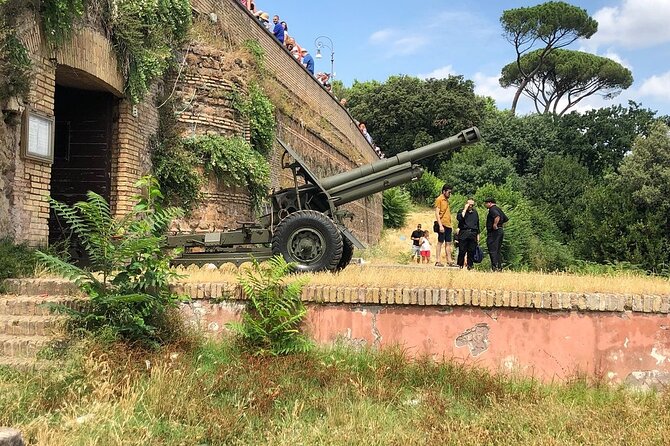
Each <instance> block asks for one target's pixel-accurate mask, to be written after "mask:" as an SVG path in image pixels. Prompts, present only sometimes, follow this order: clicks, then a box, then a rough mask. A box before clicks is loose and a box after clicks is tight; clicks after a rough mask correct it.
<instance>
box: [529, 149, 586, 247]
mask: <svg viewBox="0 0 670 446" xmlns="http://www.w3.org/2000/svg"><path fill="white" fill-rule="evenodd" d="M592 183H593V179H592V177H591V175H590V174H589V171H588V169H587V168H586V167H584V166H582V165H581V164H580V163H579V162H578V161H577V160H576V159H575V158H573V157H570V156H568V157H565V156H561V155H550V156H548V157H547V158H546V159H545V162H544V166H543V167H542V170H541V171H540V173H539V175H538V176H537V178H535V179H534V180H533V181H531V182H530V184H529V187H528V193H529V196H530V197H531V198H532V199H534V200H535V201H536V202H538V203H539V204H541V205H542V206H543V207H544V208H546V209H547V211H548V213H549V215H550V216H551V218H553V219H554V221H555V222H556V225H557V226H558V228H559V229H560V230H561V232H563V234H564V235H566V236H569V235H571V234H572V218H571V215H572V213H573V204H574V202H575V200H576V199H577V198H578V197H580V196H581V195H582V194H583V193H584V191H585V190H586V189H587V188H588V187H589V186H590V185H591V184H592Z"/></svg>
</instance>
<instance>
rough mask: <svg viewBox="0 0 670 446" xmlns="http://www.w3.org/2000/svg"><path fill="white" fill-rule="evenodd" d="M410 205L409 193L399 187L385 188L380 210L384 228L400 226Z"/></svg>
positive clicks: (403, 223)
mask: <svg viewBox="0 0 670 446" xmlns="http://www.w3.org/2000/svg"><path fill="white" fill-rule="evenodd" d="M411 207H412V200H411V199H410V196H409V194H408V193H407V192H406V191H404V190H403V189H401V188H399V187H394V188H392V189H388V190H385V191H384V193H383V194H382V210H383V212H384V227H385V228H394V229H397V228H402V227H403V226H405V222H406V221H407V214H409V211H410V209H411Z"/></svg>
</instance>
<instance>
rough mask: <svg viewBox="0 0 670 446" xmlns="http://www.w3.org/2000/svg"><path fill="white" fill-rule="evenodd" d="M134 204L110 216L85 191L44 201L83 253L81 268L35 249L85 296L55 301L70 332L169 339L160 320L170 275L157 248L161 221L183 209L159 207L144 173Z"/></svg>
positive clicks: (171, 298) (169, 301) (173, 299)
mask: <svg viewBox="0 0 670 446" xmlns="http://www.w3.org/2000/svg"><path fill="white" fill-rule="evenodd" d="M136 186H137V187H140V188H142V189H143V190H144V194H143V195H138V196H136V197H135V198H136V200H137V204H136V205H135V207H134V208H133V210H132V212H130V213H128V215H126V216H125V217H123V218H114V217H113V216H112V214H111V210H110V207H109V204H108V203H107V201H106V200H105V199H104V198H103V197H101V196H100V195H98V194H96V193H95V192H90V191H89V192H88V194H87V200H86V201H80V202H78V203H76V204H74V205H73V206H69V205H67V204H65V203H60V202H58V201H55V200H51V206H52V208H53V209H54V210H55V212H56V213H57V214H59V215H60V216H61V217H62V218H63V219H64V220H65V221H66V223H67V224H68V225H69V226H70V227H71V229H72V232H73V233H74V234H75V235H76V236H77V237H78V238H79V240H80V242H81V245H82V246H83V247H84V249H85V250H86V253H87V254H88V256H89V259H90V267H89V268H87V269H84V268H82V267H80V266H77V265H74V264H71V263H68V262H66V261H64V260H62V259H59V258H58V257H55V256H53V255H50V254H47V253H45V252H42V251H37V256H38V258H39V259H40V260H41V261H42V262H43V263H44V264H45V265H46V267H47V268H48V269H49V270H50V271H52V272H53V273H56V274H58V275H60V276H62V277H64V278H67V279H70V280H72V281H73V282H74V283H75V284H76V285H77V286H78V287H79V288H80V289H81V290H82V291H83V292H84V293H85V294H87V295H88V297H89V298H90V301H89V302H88V304H87V305H85V306H83V308H81V309H69V308H66V307H57V309H58V310H60V311H62V312H65V313H67V314H69V315H70V316H71V319H70V324H69V325H70V327H71V328H72V329H73V330H74V331H83V332H88V333H93V334H100V333H107V334H111V335H112V336H113V337H114V338H119V339H123V340H127V341H131V342H139V343H141V344H144V345H148V346H153V345H157V344H160V343H162V342H165V341H167V340H169V339H168V338H169V336H170V329H169V327H167V326H166V324H164V323H163V322H164V319H165V317H166V316H167V313H168V311H169V310H170V308H172V307H174V306H175V305H176V303H177V296H175V295H174V294H172V293H171V292H170V290H169V282H170V280H171V279H173V278H175V277H176V273H174V272H173V271H172V270H171V269H170V267H169V261H170V256H169V255H168V254H166V253H164V252H163V251H162V250H161V245H162V242H163V234H164V232H165V230H166V229H167V226H168V225H169V223H170V222H171V221H172V220H173V219H174V218H177V217H180V216H182V215H183V212H182V211H181V209H179V208H165V209H164V208H162V207H161V206H160V205H159V204H158V200H159V199H160V198H161V197H162V194H161V192H160V189H159V188H158V186H157V182H156V179H155V178H153V177H144V178H142V179H141V180H140V181H139V182H138V183H137V184H136Z"/></svg>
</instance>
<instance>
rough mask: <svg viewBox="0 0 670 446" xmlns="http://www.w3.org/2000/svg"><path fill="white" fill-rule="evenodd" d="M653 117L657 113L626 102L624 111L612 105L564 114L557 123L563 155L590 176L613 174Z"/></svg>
mask: <svg viewBox="0 0 670 446" xmlns="http://www.w3.org/2000/svg"><path fill="white" fill-rule="evenodd" d="M655 115H656V112H654V111H652V110H649V109H644V108H642V107H641V106H640V104H637V103H635V102H633V101H629V103H628V107H627V108H626V107H624V106H622V105H613V106H611V107H606V108H599V109H596V110H589V111H587V112H585V113H577V112H572V113H568V114H565V115H563V117H562V118H561V119H560V120H558V121H557V123H558V125H559V130H558V137H559V139H560V140H561V141H562V147H563V149H562V153H565V154H566V155H570V156H574V157H575V158H576V159H577V160H578V161H579V162H580V163H581V164H583V165H584V166H586V167H587V168H588V169H589V172H590V173H591V174H592V175H596V176H602V175H603V174H604V173H605V172H607V171H616V170H618V168H619V165H620V164H621V162H622V161H623V159H624V156H625V155H626V153H628V152H630V151H631V150H632V148H633V142H634V141H635V139H636V138H637V137H638V136H639V135H642V136H646V135H648V133H649V132H648V129H649V127H650V125H651V124H652V123H653V122H655V121H656V118H655Z"/></svg>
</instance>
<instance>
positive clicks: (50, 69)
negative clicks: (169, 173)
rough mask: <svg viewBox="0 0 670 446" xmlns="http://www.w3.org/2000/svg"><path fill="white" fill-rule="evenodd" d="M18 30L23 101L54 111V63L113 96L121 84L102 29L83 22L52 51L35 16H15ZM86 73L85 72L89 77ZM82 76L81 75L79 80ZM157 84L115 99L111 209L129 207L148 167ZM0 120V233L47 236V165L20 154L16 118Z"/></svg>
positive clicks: (42, 239) (36, 241) (38, 241)
mask: <svg viewBox="0 0 670 446" xmlns="http://www.w3.org/2000/svg"><path fill="white" fill-rule="evenodd" d="M18 23H19V24H20V25H19V29H18V30H17V31H18V32H17V34H18V36H19V38H20V39H21V41H22V42H23V43H24V44H25V46H26V48H27V49H28V52H29V55H30V59H31V62H32V72H33V80H32V85H31V89H30V92H29V94H28V96H27V97H26V98H25V99H24V103H22V104H21V106H20V110H19V113H22V112H23V110H24V109H25V108H26V107H30V108H31V109H33V110H35V111H38V112H40V113H42V114H45V115H47V116H53V115H54V95H55V89H56V82H57V74H56V73H57V68H59V67H60V68H63V69H65V70H66V71H70V72H72V73H74V75H77V74H76V73H79V72H81V73H84V74H86V75H87V76H88V75H90V76H91V78H93V79H94V80H95V88H98V89H100V90H104V91H108V92H110V93H111V94H113V95H115V96H116V97H117V98H119V97H120V96H122V94H123V93H122V92H123V89H124V80H123V76H122V75H121V74H120V70H119V69H118V64H117V59H116V55H115V53H114V50H113V48H112V45H111V42H110V41H109V40H108V39H107V37H106V36H105V35H104V34H102V33H101V32H99V31H97V30H95V29H93V28H91V27H88V26H83V27H81V28H79V29H77V30H76V31H75V33H74V34H73V37H72V40H71V43H70V44H69V45H61V46H59V47H58V48H57V49H56V50H54V51H51V50H49V49H48V48H47V47H46V44H45V42H44V39H43V36H42V34H41V30H40V27H39V25H38V23H37V21H36V18H35V17H34V16H33V15H32V14H29V13H26V14H25V16H24V17H23V18H22V19H21V20H19V21H18ZM87 78H88V77H87ZM83 80H84V78H83V77H82V81H83ZM158 88H159V86H156V87H155V88H154V89H153V91H152V92H151V94H149V95H147V98H146V99H145V101H144V102H142V103H141V104H138V105H137V106H136V110H137V117H134V116H133V113H132V111H133V110H132V108H133V107H132V105H131V104H130V103H129V101H127V100H125V99H119V100H118V101H117V105H116V106H115V112H114V121H113V142H112V146H113V148H112V172H110V175H111V185H112V190H111V196H112V200H111V201H112V209H113V210H114V212H116V213H117V214H123V213H125V212H127V211H128V210H130V209H131V206H132V203H131V200H130V197H131V196H132V195H133V194H134V193H135V192H136V189H135V188H134V184H135V182H136V181H137V179H139V177H140V176H141V175H143V174H146V173H148V172H149V171H150V169H151V160H150V158H149V153H148V150H147V143H148V139H149V137H150V135H152V134H154V133H155V132H156V129H157V128H158V114H157V112H156V109H155V106H154V104H153V101H154V97H155V94H156V92H157V91H158ZM14 121H16V122H11V123H10V124H7V123H5V122H3V123H2V132H0V145H2V150H0V176H1V178H0V191H1V192H2V194H0V196H2V198H0V211H2V210H6V211H7V212H3V213H2V216H0V237H4V236H9V237H11V238H14V239H16V240H17V241H25V242H28V243H30V244H31V245H45V244H46V243H47V241H48V232H49V230H48V219H49V205H48V199H47V196H48V195H49V189H50V181H51V165H50V164H49V163H46V162H40V161H33V160H27V159H24V158H22V157H21V156H19V153H20V150H19V149H20V141H21V133H20V132H21V125H20V123H19V122H18V120H14Z"/></svg>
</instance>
